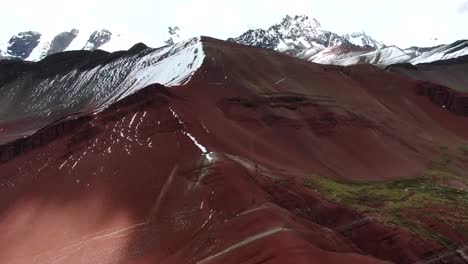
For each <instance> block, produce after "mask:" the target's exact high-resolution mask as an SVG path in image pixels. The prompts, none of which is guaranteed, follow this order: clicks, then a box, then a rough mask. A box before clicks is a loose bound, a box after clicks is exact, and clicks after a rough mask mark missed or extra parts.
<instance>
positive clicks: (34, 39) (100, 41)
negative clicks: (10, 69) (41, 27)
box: [0, 29, 128, 61]
mask: <svg viewBox="0 0 468 264" xmlns="http://www.w3.org/2000/svg"><path fill="white" fill-rule="evenodd" d="M115 39H118V36H114V35H113V34H112V32H110V31H109V30H106V29H101V30H95V31H92V32H82V31H80V30H78V29H71V30H70V31H65V32H60V33H58V34H57V35H55V36H46V35H43V34H42V33H40V32H36V31H25V32H20V33H19V34H17V35H15V36H13V37H11V38H10V40H9V41H8V43H3V44H2V45H0V56H1V57H3V58H9V59H21V60H30V61H38V60H41V59H43V58H44V57H46V56H47V55H50V54H54V53H58V52H62V51H69V50H91V51H92V50H96V49H98V48H101V47H104V46H105V45H106V44H108V43H109V42H110V41H111V40H115ZM122 48H124V47H122ZM127 48H128V47H125V49H127Z"/></svg>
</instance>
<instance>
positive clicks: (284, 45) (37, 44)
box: [0, 15, 468, 67]
mask: <svg viewBox="0 0 468 264" xmlns="http://www.w3.org/2000/svg"><path fill="white" fill-rule="evenodd" d="M168 33H169V38H168V39H167V40H166V41H161V43H160V44H161V45H164V44H165V45H173V44H175V43H179V42H181V41H184V40H186V38H184V37H181V35H182V34H181V33H180V28H179V27H177V26H175V27H169V28H168ZM228 41H231V42H237V43H240V44H244V45H249V46H255V47H260V48H267V49H272V50H276V51H279V52H283V53H286V54H289V55H292V56H296V57H299V58H301V59H304V60H308V61H311V62H315V63H320V64H335V65H353V64H361V63H370V64H374V65H378V66H382V67H384V66H388V65H392V64H398V63H411V64H419V63H429V62H433V61H437V60H446V59H452V58H457V57H460V56H463V55H468V41H465V40H460V41H457V42H455V43H452V44H449V45H440V46H436V47H423V48H422V47H411V48H407V49H402V48H400V47H397V46H391V45H386V44H384V43H383V42H382V41H379V40H376V39H374V38H373V37H371V36H369V35H367V34H366V33H365V32H354V33H350V34H337V33H334V32H331V31H329V30H326V29H324V28H323V27H322V25H321V24H320V22H319V21H318V20H317V19H313V18H309V17H308V16H305V15H300V16H298V15H296V16H289V15H288V16H286V17H284V18H283V20H282V21H281V22H280V23H278V24H275V25H273V26H271V27H269V28H268V29H255V30H248V31H247V32H245V33H244V34H242V35H241V36H239V37H236V38H229V39H228ZM134 44H135V40H134V39H130V38H128V37H126V36H123V35H120V34H115V33H114V32H111V31H109V30H106V29H100V30H91V31H90V30H87V31H86V30H79V29H71V30H70V31H64V32H60V33H58V34H52V35H50V34H49V35H48V34H42V33H40V32H35V31H25V32H21V33H18V34H17V35H15V36H13V37H11V38H10V40H9V41H8V42H7V43H0V59H2V58H3V59H5V58H6V59H20V60H27V61H39V60H41V59H43V58H45V57H46V56H47V55H50V54H54V53H58V52H62V51H71V50H90V51H93V50H96V49H102V50H105V51H108V52H114V51H118V50H127V49H128V48H130V47H132V46H133V45H134ZM149 44H150V45H151V44H154V43H149Z"/></svg>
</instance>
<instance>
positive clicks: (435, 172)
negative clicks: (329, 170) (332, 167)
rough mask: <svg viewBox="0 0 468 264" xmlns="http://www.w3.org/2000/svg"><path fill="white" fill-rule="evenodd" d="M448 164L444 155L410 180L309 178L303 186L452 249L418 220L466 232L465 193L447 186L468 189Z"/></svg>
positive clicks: (467, 196) (467, 200) (467, 198)
mask: <svg viewBox="0 0 468 264" xmlns="http://www.w3.org/2000/svg"><path fill="white" fill-rule="evenodd" d="M450 162H451V160H450V158H449V156H448V155H445V154H444V155H442V157H441V159H440V160H437V161H431V162H430V163H429V164H428V166H427V169H426V170H425V171H424V172H422V173H421V175H420V176H419V177H416V178H413V179H402V180H397V181H389V182H342V181H336V180H332V179H328V178H325V177H321V176H319V175H310V176H309V177H306V178H305V179H304V182H303V184H304V186H306V187H308V188H311V189H314V190H316V191H318V192H319V193H320V194H321V196H322V197H323V198H325V199H327V200H329V201H332V202H336V203H339V204H342V205H345V206H347V207H349V208H352V209H354V210H356V211H358V212H361V213H366V214H368V215H371V216H372V217H373V218H374V219H376V220H377V221H379V222H382V223H384V224H386V225H389V226H399V227H403V228H406V229H408V230H410V231H411V232H413V233H414V234H416V235H418V236H420V237H422V238H434V239H437V240H438V241H439V242H441V243H442V244H444V245H445V246H447V247H448V248H454V243H452V242H450V240H448V239H447V238H445V237H444V236H443V235H441V234H438V233H437V232H435V231H434V230H432V229H431V228H430V227H428V226H426V225H425V224H424V223H422V222H421V221H420V219H421V217H418V215H419V216H428V215H431V214H433V215H431V217H433V218H434V217H436V219H440V220H441V222H442V223H445V224H446V225H447V226H449V227H450V228H451V229H453V230H455V231H456V230H467V227H468V191H467V190H465V189H463V188H456V187H453V186H451V185H450V184H449V183H450V182H453V181H456V182H458V183H460V184H462V185H465V184H466V186H468V182H467V180H466V179H465V178H464V177H462V176H460V175H457V174H456V173H455V172H453V171H451V170H450V169H449V168H448V167H449V164H450ZM434 209H435V210H436V211H434ZM405 212H406V213H405ZM408 212H411V213H408ZM435 212H436V213H435ZM418 218H419V219H418Z"/></svg>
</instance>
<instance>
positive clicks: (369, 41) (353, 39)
mask: <svg viewBox="0 0 468 264" xmlns="http://www.w3.org/2000/svg"><path fill="white" fill-rule="evenodd" d="M343 37H344V38H345V39H346V40H347V41H348V42H349V43H351V44H354V45H356V46H362V47H372V48H377V49H381V48H383V47H385V44H384V43H383V42H380V41H377V40H375V39H373V38H371V37H370V36H369V35H367V34H366V33H365V32H364V31H362V32H353V33H351V34H344V35H343Z"/></svg>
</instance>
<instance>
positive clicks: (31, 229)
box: [0, 38, 468, 264]
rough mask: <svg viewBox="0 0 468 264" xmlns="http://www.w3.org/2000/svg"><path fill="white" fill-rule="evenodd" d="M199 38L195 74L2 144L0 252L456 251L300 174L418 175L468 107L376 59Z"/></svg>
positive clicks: (356, 255) (452, 135) (4, 255)
mask: <svg viewBox="0 0 468 264" xmlns="http://www.w3.org/2000/svg"><path fill="white" fill-rule="evenodd" d="M203 41H204V43H205V53H206V59H205V63H204V65H203V66H202V68H201V69H200V70H199V71H198V72H197V73H196V74H195V76H194V77H193V79H192V81H191V82H190V83H189V84H188V85H186V86H184V87H175V88H171V89H167V88H164V87H162V86H158V85H155V86H152V87H148V88H146V89H144V90H141V91H140V92H138V93H137V94H135V95H132V96H130V97H127V98H126V99H124V100H122V101H120V102H118V103H116V104H114V105H113V106H112V107H110V108H109V109H107V110H105V111H104V112H101V113H99V114H97V115H92V116H87V117H86V116H84V117H80V118H78V120H74V121H73V120H72V121H66V122H64V123H58V124H54V125H52V126H50V127H48V128H45V129H43V130H41V131H40V132H38V133H37V134H36V135H34V136H32V137H30V138H27V139H24V140H20V141H17V142H15V143H12V144H10V145H9V146H6V147H5V146H4V147H2V148H0V154H1V155H0V156H1V157H4V158H2V159H3V160H4V161H5V162H4V163H2V164H0V175H1V176H0V234H2V235H0V259H1V260H6V261H7V262H6V263H54V262H55V263H307V264H310V263H340V264H341V263H385V261H393V262H396V263H413V262H416V261H420V260H425V259H432V258H436V259H437V260H440V261H449V262H450V263H457V261H458V262H460V263H462V262H461V261H462V260H461V259H460V258H459V256H458V255H453V254H446V249H445V248H444V247H443V246H442V245H441V244H439V243H438V242H437V241H435V240H422V239H420V238H417V237H415V236H414V235H412V234H410V233H409V232H408V231H406V230H404V229H391V228H388V227H385V226H383V225H382V224H379V223H378V222H376V221H374V220H372V219H368V218H367V217H366V216H365V215H361V214H358V213H356V212H353V211H352V210H350V209H347V208H344V207H342V206H339V205H336V204H332V203H329V202H327V201H325V200H323V199H322V198H320V197H319V196H318V194H317V193H316V192H314V191H312V190H310V189H307V188H305V187H304V186H303V185H302V182H303V179H304V178H305V177H308V176H311V175H314V174H319V175H322V176H326V177H331V178H335V179H348V180H372V181H382V180H390V179H399V178H411V177H415V176H417V175H418V174H419V173H420V172H421V171H422V170H423V169H424V168H425V166H426V165H427V163H428V161H429V160H431V159H432V158H434V157H437V156H438V155H439V153H438V147H439V146H440V145H441V144H444V145H449V146H452V145H453V146H455V145H457V144H460V143H461V142H463V140H462V138H461V136H462V135H463V133H462V132H466V131H468V129H467V130H464V131H463V129H462V128H457V129H454V127H453V126H452V125H453V124H456V123H455V122H462V121H466V119H464V118H463V117H460V116H456V115H454V114H453V113H451V112H449V111H446V110H445V109H443V108H441V107H438V106H437V105H436V104H433V103H431V102H430V101H429V100H428V99H426V98H425V97H422V96H418V95H417V94H416V92H415V89H416V86H417V85H418V84H417V83H415V82H411V81H408V80H407V79H404V78H399V77H398V76H395V75H392V74H389V73H386V72H385V71H383V70H380V69H377V68H374V67H369V66H360V67H351V68H343V67H331V66H320V65H315V64H312V63H308V62H304V61H301V60H298V59H294V58H291V57H288V56H285V55H281V54H278V53H275V52H270V51H267V50H261V49H256V48H246V47H243V46H240V45H237V44H233V43H226V42H221V41H217V40H213V39H209V38H205V39H204V40H203ZM174 113H175V114H174ZM436 115H440V116H443V117H450V118H451V119H449V120H452V121H448V123H443V122H442V121H441V119H440V118H438V117H436V118H434V116H436ZM70 120H71V119H70ZM67 122H70V123H71V124H69V123H67ZM444 122H447V121H444ZM64 124H65V125H64ZM67 124H68V125H67ZM190 137H193V138H195V139H196V141H197V143H199V144H201V145H203V147H204V148H206V149H207V153H202V150H201V149H200V148H199V147H197V145H196V144H195V143H194V142H193V141H192V140H191V138H190ZM203 147H201V148H202V149H203ZM465 165H466V164H461V165H460V166H461V167H463V166H465Z"/></svg>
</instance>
